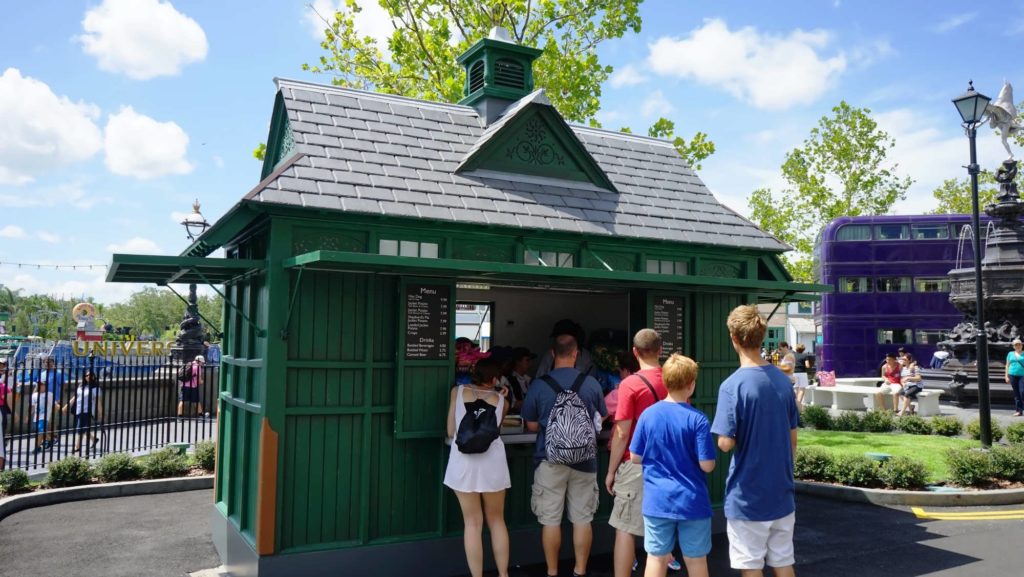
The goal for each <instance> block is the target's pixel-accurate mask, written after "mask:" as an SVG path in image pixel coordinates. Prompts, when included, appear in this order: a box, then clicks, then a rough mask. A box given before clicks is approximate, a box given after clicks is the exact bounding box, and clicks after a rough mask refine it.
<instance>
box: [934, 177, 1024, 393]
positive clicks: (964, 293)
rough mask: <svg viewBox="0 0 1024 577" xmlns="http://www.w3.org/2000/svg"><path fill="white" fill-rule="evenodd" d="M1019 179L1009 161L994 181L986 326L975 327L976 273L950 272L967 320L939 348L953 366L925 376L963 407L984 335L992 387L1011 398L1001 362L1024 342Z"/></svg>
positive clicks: (984, 269)
mask: <svg viewBox="0 0 1024 577" xmlns="http://www.w3.org/2000/svg"><path fill="white" fill-rule="evenodd" d="M1016 176H1017V161H1016V160H1013V159H1012V158H1010V159H1007V160H1006V161H1004V162H1003V164H1002V166H1000V168H999V170H998V171H997V172H996V176H995V178H996V182H998V183H999V195H998V196H997V197H996V201H997V202H996V203H995V204H990V205H988V206H987V207H986V208H985V212H986V213H987V214H988V215H989V216H990V217H992V224H991V225H990V226H991V230H990V232H989V234H988V239H987V240H986V242H985V257H984V258H983V259H982V261H981V277H982V287H983V291H982V292H983V294H984V299H983V302H984V306H985V317H986V322H985V326H984V327H978V326H977V322H976V319H977V317H976V315H977V310H978V308H977V307H978V303H977V299H976V298H975V287H974V268H973V267H971V268H957V269H954V270H951V271H949V280H950V294H949V300H950V302H951V303H953V306H955V307H956V308H957V309H958V310H960V311H961V312H963V313H964V320H963V321H962V322H960V323H959V324H957V325H956V326H955V327H953V329H952V330H950V331H949V337H948V339H946V340H945V341H942V342H941V343H939V346H940V348H945V349H947V350H949V351H950V352H951V355H950V358H949V361H947V362H946V363H945V364H944V365H943V366H942V368H941V369H937V370H926V371H923V376H924V377H925V380H926V385H927V384H931V385H933V386H938V387H939V388H944V389H946V391H947V392H948V393H949V394H951V395H952V396H953V397H954V399H955V400H956V401H957V402H958V403H959V404H960V405H962V406H965V405H967V403H968V400H967V396H968V392H969V391H970V390H974V391H976V390H977V389H976V388H975V387H976V386H977V380H978V377H977V358H976V356H977V355H976V352H975V347H976V340H977V335H978V332H979V331H981V330H984V331H985V336H986V337H987V339H988V351H989V359H990V362H989V375H991V377H990V379H989V386H990V387H991V389H992V391H993V392H997V393H998V392H1004V391H1002V389H1005V392H1007V393H1009V392H1010V391H1009V385H1005V384H1004V383H1003V373H1004V366H1003V359H1005V358H1006V354H1007V353H1008V352H1009V350H1010V349H1011V348H1012V345H1011V341H1013V339H1015V338H1017V337H1021V336H1024V222H1022V221H1021V216H1022V215H1024V202H1021V200H1020V194H1019V192H1018V190H1017V185H1016V183H1015V182H1014V179H1015V178H1016ZM975 234H977V231H975ZM975 395H976V392H975Z"/></svg>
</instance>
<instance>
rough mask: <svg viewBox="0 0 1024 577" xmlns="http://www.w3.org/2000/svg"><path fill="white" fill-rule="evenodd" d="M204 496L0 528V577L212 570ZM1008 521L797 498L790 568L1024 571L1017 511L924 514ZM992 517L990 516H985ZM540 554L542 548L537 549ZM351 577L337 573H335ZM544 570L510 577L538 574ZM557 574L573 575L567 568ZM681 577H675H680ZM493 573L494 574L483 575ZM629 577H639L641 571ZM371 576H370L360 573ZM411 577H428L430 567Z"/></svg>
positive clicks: (68, 509) (724, 552) (93, 509)
mask: <svg viewBox="0 0 1024 577" xmlns="http://www.w3.org/2000/svg"><path fill="white" fill-rule="evenodd" d="M211 501H212V495H211V492H210V491H205V490H204V491H189V492H185V493H173V494H167V495H147V496H140V497H122V498H116V499H100V500H93V501H80V502H76V503H66V504H62V505H55V506H51V507H42V508H38V509H31V510H28V511H23V512H20V513H16V514H14V515H12V516H11V517H8V518H7V519H5V520H3V521H2V522H0V576H3V577H6V576H10V577H16V576H17V577H21V576H25V577H37V576H47V577H65V576H67V577H120V576H125V577H128V576H131V577H138V576H168V577H182V576H184V575H188V574H189V573H191V572H195V571H199V570H202V569H208V568H212V567H216V566H217V565H218V564H219V561H218V558H217V554H216V552H215V551H214V549H213V546H212V545H211V543H210V526H209V511H210V509H209V505H210V503H211ZM968 511H969V512H971V513H972V514H974V516H975V517H976V516H978V515H979V514H980V515H982V516H997V515H998V514H1000V513H999V512H1003V513H1002V514H1004V515H1005V514H1006V513H1005V512H1006V511H1020V512H1021V514H1019V515H1013V517H1016V518H1015V519H1009V520H998V519H981V520H978V519H971V520H935V519H927V518H919V517H918V516H917V515H916V514H915V513H914V512H913V511H912V510H911V509H910V508H908V507H877V506H873V505H862V504H852V503H843V502H836V501H830V500H826V499H820V498H816V497H807V496H803V495H801V496H798V498H797V528H796V537H795V540H796V555H797V564H796V570H797V574H798V575H800V577H847V576H849V577H854V576H856V577H865V576H868V577H888V576H893V577H897V576H899V577H916V576H925V575H927V576H930V577H931V576H934V577H954V576H955V577H995V576H1004V575H1006V576H1011V575H1021V574H1024V548H1022V546H1021V543H1024V505H1016V506H1008V507H985V508H970V509H967V508H951V509H933V508H925V511H924V512H925V513H926V514H927V513H933V512H938V513H950V512H954V513H956V512H968ZM992 513H996V515H992ZM537 546H538V547H540V543H539V542H538V543H537ZM709 565H710V569H711V575H713V576H730V577H732V576H735V575H738V574H739V573H738V572H736V571H733V570H731V569H729V559H728V542H727V541H726V537H725V535H716V536H715V538H714V540H713V548H712V552H711V555H710V558H709ZM338 574H339V575H341V576H344V577H362V576H349V575H347V574H345V573H344V572H343V571H341V572H339V573H338ZM543 574H544V568H543V567H542V566H532V567H518V568H515V569H514V571H513V572H512V575H513V577H535V576H536V577H539V576H541V575H543ZM562 574H563V575H569V574H571V566H570V565H568V564H565V565H564V566H563V567H562ZM611 574H612V573H611V556H610V555H602V556H596V557H595V558H594V559H592V560H591V564H590V575H591V577H610V576H611ZM684 574H685V573H683V572H680V573H676V575H684ZM488 575H493V573H488ZM635 575H642V573H641V572H637V573H635ZM367 577H371V576H367ZM415 577H433V576H432V575H431V573H430V571H429V568H428V567H425V568H424V570H423V571H422V572H421V573H419V574H418V575H416V576H415Z"/></svg>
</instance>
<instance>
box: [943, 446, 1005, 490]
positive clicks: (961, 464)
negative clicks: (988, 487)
mask: <svg viewBox="0 0 1024 577" xmlns="http://www.w3.org/2000/svg"><path fill="white" fill-rule="evenodd" d="M946 465H947V466H948V467H949V480H950V482H952V483H953V484H954V485H960V486H961V487H977V486H978V485H984V484H985V483H987V482H988V480H989V478H990V477H992V472H993V471H992V457H991V456H990V455H989V453H988V452H987V451H979V450H977V449H967V448H960V449H950V450H948V451H946Z"/></svg>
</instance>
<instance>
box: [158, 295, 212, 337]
mask: <svg viewBox="0 0 1024 577" xmlns="http://www.w3.org/2000/svg"><path fill="white" fill-rule="evenodd" d="M164 286H165V287H166V288H167V290H169V291H171V292H172V293H174V296H176V297H178V300H180V301H181V302H183V303H185V306H186V307H187V306H188V299H186V298H185V297H183V296H181V295H180V294H178V291H176V290H174V288H173V287H172V286H171V285H169V284H168V285H164ZM199 318H201V319H203V320H204V321H206V326H208V327H210V328H211V329H213V330H214V332H216V333H217V338H218V339H220V338H223V336H224V333H222V332H220V331H218V330H217V329H216V326H217V325H215V324H213V323H211V322H210V319H208V318H206V317H204V316H203V313H199Z"/></svg>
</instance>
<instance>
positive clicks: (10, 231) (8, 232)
mask: <svg viewBox="0 0 1024 577" xmlns="http://www.w3.org/2000/svg"><path fill="white" fill-rule="evenodd" d="M0 238H25V229H23V228H21V227H20V226H15V225H13V224H9V225H7V226H5V227H3V228H0Z"/></svg>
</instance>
